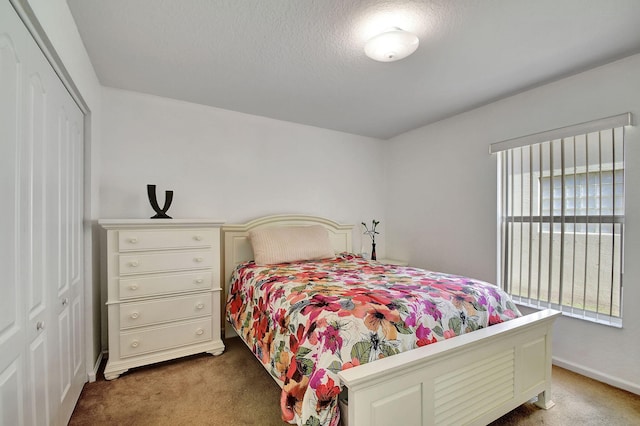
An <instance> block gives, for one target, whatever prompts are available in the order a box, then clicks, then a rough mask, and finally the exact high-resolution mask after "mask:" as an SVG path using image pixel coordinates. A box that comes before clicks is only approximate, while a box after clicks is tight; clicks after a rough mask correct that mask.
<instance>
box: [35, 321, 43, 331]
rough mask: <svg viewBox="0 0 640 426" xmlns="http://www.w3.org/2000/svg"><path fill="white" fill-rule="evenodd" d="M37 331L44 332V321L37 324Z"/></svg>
mask: <svg viewBox="0 0 640 426" xmlns="http://www.w3.org/2000/svg"><path fill="white" fill-rule="evenodd" d="M36 330H37V331H40V330H44V321H38V322H37V323H36Z"/></svg>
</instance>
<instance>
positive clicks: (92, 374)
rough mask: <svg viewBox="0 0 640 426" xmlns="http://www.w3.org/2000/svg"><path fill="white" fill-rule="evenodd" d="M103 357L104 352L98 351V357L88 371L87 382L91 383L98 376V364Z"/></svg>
mask: <svg viewBox="0 0 640 426" xmlns="http://www.w3.org/2000/svg"><path fill="white" fill-rule="evenodd" d="M103 357H104V352H100V353H99V354H98V359H97V360H96V363H95V364H94V365H93V370H91V371H89V383H93V382H95V381H96V378H97V377H98V370H100V364H102V358H103Z"/></svg>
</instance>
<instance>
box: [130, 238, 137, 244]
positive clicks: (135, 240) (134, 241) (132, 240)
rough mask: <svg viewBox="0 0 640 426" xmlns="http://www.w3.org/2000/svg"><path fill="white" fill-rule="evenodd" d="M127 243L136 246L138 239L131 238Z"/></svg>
mask: <svg viewBox="0 0 640 426" xmlns="http://www.w3.org/2000/svg"><path fill="white" fill-rule="evenodd" d="M129 242H130V243H131V244H136V243H137V242H138V239H137V238H136V237H131V238H129Z"/></svg>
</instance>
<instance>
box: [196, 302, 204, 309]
mask: <svg viewBox="0 0 640 426" xmlns="http://www.w3.org/2000/svg"><path fill="white" fill-rule="evenodd" d="M202 308H204V303H198V304H197V305H196V309H202Z"/></svg>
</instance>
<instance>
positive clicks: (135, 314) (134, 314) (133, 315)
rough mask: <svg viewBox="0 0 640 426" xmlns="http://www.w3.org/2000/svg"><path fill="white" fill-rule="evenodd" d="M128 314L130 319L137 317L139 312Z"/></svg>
mask: <svg viewBox="0 0 640 426" xmlns="http://www.w3.org/2000/svg"><path fill="white" fill-rule="evenodd" d="M129 316H130V317H131V319H138V317H139V316H140V314H138V313H137V312H132V313H131V315H129Z"/></svg>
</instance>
